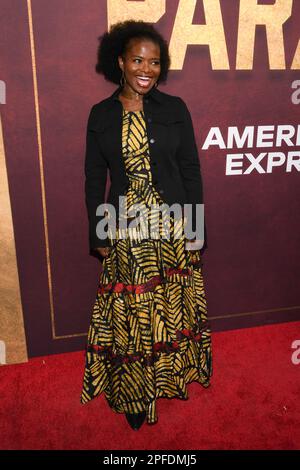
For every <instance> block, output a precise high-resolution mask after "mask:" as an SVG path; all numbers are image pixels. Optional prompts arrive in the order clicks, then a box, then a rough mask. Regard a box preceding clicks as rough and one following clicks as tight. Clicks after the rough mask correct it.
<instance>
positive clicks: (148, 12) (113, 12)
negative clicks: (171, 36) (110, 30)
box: [107, 0, 166, 26]
mask: <svg viewBox="0 0 300 470" xmlns="http://www.w3.org/2000/svg"><path fill="white" fill-rule="evenodd" d="M165 11H166V0H144V1H143V2H135V1H128V0H107V22H108V26H110V25H112V24H114V23H117V22H118V21H125V20H130V19H132V18H134V19H135V20H143V21H148V22H151V23H156V22H157V21H158V20H159V19H160V18H161V17H162V16H163V15H164V13H165Z"/></svg>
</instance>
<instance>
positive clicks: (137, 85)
mask: <svg viewBox="0 0 300 470" xmlns="http://www.w3.org/2000/svg"><path fill="white" fill-rule="evenodd" d="M118 61H119V66H120V68H121V70H123V71H124V75H125V80H126V82H125V85H124V92H125V94H126V95H127V96H131V95H135V94H136V93H139V94H141V95H143V94H145V93H147V92H148V91H149V90H150V89H151V88H152V87H153V85H154V84H155V82H156V81H157V80H158V78H159V75H160V47H159V45H158V44H156V43H155V42H152V41H151V40H150V39H140V38H133V39H131V40H130V41H129V43H128V45H127V48H126V51H125V54H124V56H123V57H121V56H120V57H118Z"/></svg>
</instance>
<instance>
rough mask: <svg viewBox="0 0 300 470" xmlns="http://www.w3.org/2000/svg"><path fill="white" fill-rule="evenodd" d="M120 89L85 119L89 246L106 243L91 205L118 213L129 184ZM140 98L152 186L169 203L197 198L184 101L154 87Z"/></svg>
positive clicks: (198, 174)
mask: <svg viewBox="0 0 300 470" xmlns="http://www.w3.org/2000/svg"><path fill="white" fill-rule="evenodd" d="M120 91H121V87H119V88H118V89H116V90H115V92H114V93H113V94H112V95H111V96H110V97H108V98H106V99H104V100H102V101H100V102H99V103H96V104H95V105H93V106H92V108H91V111H90V114H89V118H88V123H87V132H86V154H85V177H86V180H85V201H86V206H87V211H88V219H89V244H90V249H91V250H93V249H94V248H96V247H104V246H108V245H109V243H108V240H107V239H106V240H100V239H99V238H98V237H97V235H96V225H97V223H98V222H99V220H100V219H101V217H100V216H96V208H97V206H98V205H99V204H101V203H104V202H107V203H111V204H113V205H114V207H115V209H116V214H118V203H119V199H118V198H119V195H124V194H125V192H126V189H127V187H128V184H129V180H128V177H127V175H126V171H125V165H124V160H123V159H122V109H123V105H122V103H121V101H120V100H119V99H118V95H119V93H120ZM143 101H144V103H143V109H144V114H145V119H146V131H147V135H148V140H149V153H150V160H151V162H150V164H151V173H152V181H153V185H154V187H155V188H156V190H157V191H158V193H159V194H160V195H161V198H162V199H163V200H164V202H166V203H167V204H169V205H171V204H172V203H175V202H178V203H180V204H181V205H183V204H184V203H190V204H196V203H203V194H202V179H201V172H200V164H199V158H198V151H197V146H196V143H195V136H194V130H193V124H192V120H191V116H190V113H189V111H188V108H187V106H186V104H185V103H184V101H183V100H182V99H181V98H180V97H177V96H172V95H169V94H167V93H163V92H161V91H159V90H158V89H157V88H152V89H151V90H150V91H149V92H148V93H147V94H146V95H144V98H143ZM108 169H109V172H110V180H111V186H110V189H109V193H108V198H107V201H104V196H105V188H106V181H107V170H108ZM193 214H194V207H193ZM193 216H194V215H193ZM193 227H194V223H193ZM205 243H206V237H205ZM205 246H206V245H205Z"/></svg>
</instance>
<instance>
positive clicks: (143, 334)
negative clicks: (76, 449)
mask: <svg viewBox="0 0 300 470" xmlns="http://www.w3.org/2000/svg"><path fill="white" fill-rule="evenodd" d="M122 136H123V158H124V163H125V168H126V171H127V175H128V178H129V181H130V184H129V187H128V189H127V193H126V204H127V209H130V208H131V207H133V205H134V204H140V205H141V204H142V205H141V206H139V207H141V208H142V209H141V210H140V215H142V216H143V208H144V209H145V208H149V207H157V205H160V204H162V203H163V202H164V201H163V199H162V198H161V196H160V195H159V194H158V192H157V191H156V189H155V187H154V186H153V184H152V175H151V171H150V155H149V147H148V140H147V135H146V127H145V120H144V113H143V111H135V112H133V111H126V110H123V131H122ZM154 213H155V212H153V211H152V213H151V214H152V216H153V214H154ZM148 214H149V212H148ZM154 218H155V221H157V220H158V230H159V234H160V235H161V234H162V232H163V224H162V222H161V219H158V218H157V216H155V217H154ZM140 220H141V221H143V220H144V221H145V220H146V225H145V224H144V226H143V229H144V230H137V228H136V225H135V227H133V228H120V227H117V229H116V231H115V232H114V233H113V235H111V236H110V237H109V241H110V247H111V250H110V253H109V255H108V256H107V257H106V258H104V259H103V263H102V265H103V269H102V271H101V273H100V279H99V283H98V290H97V294H96V300H95V303H94V307H93V311H92V318H91V323H90V327H89V332H88V338H87V344H86V363H85V370H84V379H83V387H82V392H81V398H80V400H81V403H83V404H84V403H87V402H89V401H90V400H92V399H93V398H96V397H97V396H99V395H101V394H102V392H104V395H105V398H106V400H107V402H108V404H109V406H110V407H111V409H112V410H114V411H115V412H117V413H139V412H141V411H144V410H145V411H146V419H147V422H148V423H155V422H156V421H157V419H158V416H157V410H156V402H157V399H158V398H160V397H166V398H181V399H185V400H186V399H188V391H187V384H189V383H190V382H193V381H195V382H199V383H200V384H201V385H202V386H203V387H204V388H206V387H208V386H209V383H210V377H211V375H212V354H211V331H210V327H209V323H208V321H207V302H206V296H205V290H204V283H203V276H202V259H201V254H200V250H196V251H187V250H186V249H185V241H186V240H185V238H184V236H181V237H180V236H178V230H180V229H182V226H180V224H178V220H175V219H174V218H172V217H170V219H169V220H170V223H169V225H168V228H169V236H168V237H166V238H163V237H157V238H155V237H154V238H150V237H149V233H150V232H149V231H148V232H147V229H148V228H149V225H148V226H147V224H149V223H150V221H149V216H148V218H147V217H145V218H144V219H143V217H141V218H140ZM151 222H152V225H151V227H152V230H153V224H154V225H155V223H153V219H152V221H151ZM142 225H143V224H142V223H140V225H139V228H141V226H142ZM163 234H165V232H163Z"/></svg>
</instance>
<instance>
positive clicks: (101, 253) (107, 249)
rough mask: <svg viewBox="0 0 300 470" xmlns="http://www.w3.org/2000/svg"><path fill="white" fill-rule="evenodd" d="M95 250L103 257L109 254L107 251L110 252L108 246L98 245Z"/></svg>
mask: <svg viewBox="0 0 300 470" xmlns="http://www.w3.org/2000/svg"><path fill="white" fill-rule="evenodd" d="M95 250H96V251H97V252H98V253H100V255H101V256H103V258H106V257H107V256H108V255H109V252H110V248H109V247H108V246H106V247H104V248H103V247H101V248H100V247H99V248H95Z"/></svg>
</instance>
